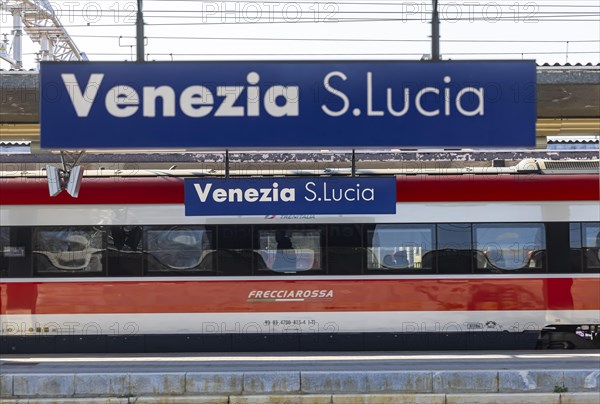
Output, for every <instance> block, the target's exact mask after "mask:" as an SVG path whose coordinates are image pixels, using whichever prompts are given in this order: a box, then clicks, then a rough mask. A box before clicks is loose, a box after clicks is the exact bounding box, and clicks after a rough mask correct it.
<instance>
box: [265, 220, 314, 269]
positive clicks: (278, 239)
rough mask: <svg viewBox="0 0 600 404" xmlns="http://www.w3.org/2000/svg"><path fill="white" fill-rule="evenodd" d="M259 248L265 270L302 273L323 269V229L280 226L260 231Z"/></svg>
mask: <svg viewBox="0 0 600 404" xmlns="http://www.w3.org/2000/svg"><path fill="white" fill-rule="evenodd" d="M258 243H259V250H258V251H257V252H258V253H259V254H260V256H261V257H262V260H263V262H264V265H265V267H266V269H269V270H271V271H276V272H299V271H310V270H317V269H321V231H320V230H318V229H279V230H271V229H268V230H259V231H258Z"/></svg>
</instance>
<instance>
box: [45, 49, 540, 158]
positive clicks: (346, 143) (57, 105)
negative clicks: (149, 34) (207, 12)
mask: <svg viewBox="0 0 600 404" xmlns="http://www.w3.org/2000/svg"><path fill="white" fill-rule="evenodd" d="M535 93H536V66H535V63H534V62H533V61H448V62H399V61H328V62H312V61H295V62H288V61H282V62H169V63H163V62H152V63H123V62H118V63H117V62H82V63H65V62H59V63H53V62H43V63H42V66H41V146H42V147H44V148H60V149H90V148H200V149H203V148H204V149H226V148H253V149H257V148H258V149H262V148H323V147H362V148H372V147H465V146H473V147H486V146H487V147H489V146H492V147H510V146H513V147H514V146H525V147H530V146H534V145H535V119H536V102H535Z"/></svg>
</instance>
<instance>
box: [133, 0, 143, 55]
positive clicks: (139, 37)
mask: <svg viewBox="0 0 600 404" xmlns="http://www.w3.org/2000/svg"><path fill="white" fill-rule="evenodd" d="M135 28H136V30H135V32H136V44H137V46H136V53H137V61H138V62H143V61H144V14H143V12H142V0H137V19H136V21H135Z"/></svg>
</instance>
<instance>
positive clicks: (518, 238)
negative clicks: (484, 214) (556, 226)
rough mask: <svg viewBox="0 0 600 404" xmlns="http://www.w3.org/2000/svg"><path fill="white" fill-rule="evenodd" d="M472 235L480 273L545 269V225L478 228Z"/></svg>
mask: <svg viewBox="0 0 600 404" xmlns="http://www.w3.org/2000/svg"><path fill="white" fill-rule="evenodd" d="M473 231H474V243H475V249H476V250H477V267H478V269H485V270H490V271H493V272H494V271H505V270H509V271H510V270H520V269H533V268H541V267H543V266H544V259H545V249H546V242H545V232H544V225H543V224H475V225H473Z"/></svg>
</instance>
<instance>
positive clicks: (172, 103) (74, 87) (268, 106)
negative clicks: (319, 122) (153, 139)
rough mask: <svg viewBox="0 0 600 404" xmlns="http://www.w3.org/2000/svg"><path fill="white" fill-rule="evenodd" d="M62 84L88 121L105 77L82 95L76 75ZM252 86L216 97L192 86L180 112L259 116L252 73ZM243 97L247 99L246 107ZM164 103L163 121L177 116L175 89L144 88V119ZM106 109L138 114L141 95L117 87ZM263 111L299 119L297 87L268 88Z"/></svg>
mask: <svg viewBox="0 0 600 404" xmlns="http://www.w3.org/2000/svg"><path fill="white" fill-rule="evenodd" d="M61 78H62V81H63V83H64V85H65V87H66V89H67V93H68V94H69V99H70V100H71V104H72V105H73V108H74V109H75V113H76V114H77V116H78V117H79V118H87V117H88V116H89V114H90V111H91V109H92V107H93V106H94V105H95V102H96V96H97V95H98V90H99V89H100V86H101V85H102V81H103V79H104V74H100V73H93V74H91V75H90V78H89V79H88V82H87V84H86V86H85V89H84V90H83V91H82V89H81V87H80V86H79V83H78V82H77V79H76V78H75V75H74V74H70V73H65V74H62V75H61ZM246 81H247V82H248V84H250V85H249V86H248V87H244V86H217V87H216V97H215V95H214V94H213V92H212V91H211V90H210V89H209V88H208V87H205V86H202V85H193V86H189V87H186V88H185V89H183V91H181V94H180V95H179V109H180V110H181V112H182V113H183V114H184V115H186V116H188V117H190V118H203V117H205V116H208V115H210V114H211V113H212V112H213V109H214V110H215V113H214V116H215V117H228V118H229V117H245V116H260V111H261V98H260V88H259V87H258V86H256V84H258V83H259V81H260V76H259V75H258V73H256V72H250V73H249V74H248V76H247V77H246ZM243 94H245V95H246V97H245V98H246V99H245V103H243V102H242V101H244V100H243ZM159 99H160V101H161V103H162V111H161V112H160V116H162V117H174V116H176V114H177V113H176V100H177V96H176V93H175V90H174V89H173V87H170V86H167V85H163V86H158V87H154V86H144V87H142V96H141V104H142V111H143V116H144V117H147V118H154V117H156V116H157V111H156V109H157V108H156V105H157V102H158V100H159ZM104 105H105V107H106V110H107V111H108V113H109V114H110V115H112V116H114V117H115V118H128V117H130V116H132V115H134V114H136V113H137V112H138V110H139V108H140V95H139V93H138V92H137V91H136V90H135V89H134V88H133V87H131V86H127V85H116V86H114V87H112V88H110V89H108V90H107V92H106V97H105V100H104ZM262 107H263V108H264V110H265V112H266V113H267V114H268V115H270V116H272V117H275V118H282V117H285V116H299V115H300V90H299V88H298V86H281V85H274V86H271V87H269V88H268V89H267V90H266V91H265V93H264V96H263V97H262Z"/></svg>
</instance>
